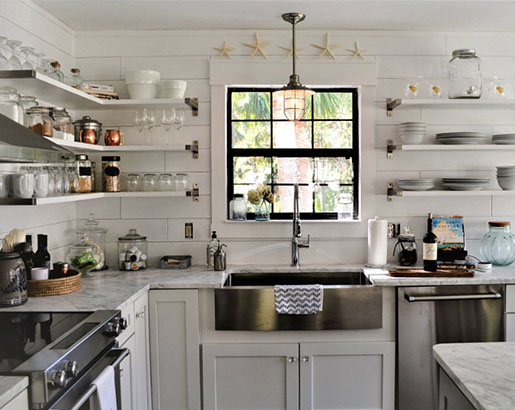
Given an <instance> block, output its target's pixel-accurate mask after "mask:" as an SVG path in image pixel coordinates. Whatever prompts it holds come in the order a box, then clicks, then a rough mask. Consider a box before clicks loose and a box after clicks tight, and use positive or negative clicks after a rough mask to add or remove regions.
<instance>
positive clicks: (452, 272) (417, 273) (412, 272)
mask: <svg viewBox="0 0 515 410" xmlns="http://www.w3.org/2000/svg"><path fill="white" fill-rule="evenodd" d="M388 275H389V276H393V277H396V278H472V277H474V271H473V270H468V269H438V270H437V271H436V272H427V271H425V270H423V269H392V270H390V271H389V272H388Z"/></svg>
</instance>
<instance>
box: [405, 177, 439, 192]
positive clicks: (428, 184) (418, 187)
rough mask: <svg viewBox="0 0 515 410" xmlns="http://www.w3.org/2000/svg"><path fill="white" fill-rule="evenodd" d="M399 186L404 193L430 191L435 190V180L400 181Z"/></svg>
mask: <svg viewBox="0 0 515 410" xmlns="http://www.w3.org/2000/svg"><path fill="white" fill-rule="evenodd" d="M397 185H399V188H400V189H402V190H403V191H429V190H430V189H432V188H434V186H435V180H434V179H429V178H422V179H399V180H398V181H397Z"/></svg>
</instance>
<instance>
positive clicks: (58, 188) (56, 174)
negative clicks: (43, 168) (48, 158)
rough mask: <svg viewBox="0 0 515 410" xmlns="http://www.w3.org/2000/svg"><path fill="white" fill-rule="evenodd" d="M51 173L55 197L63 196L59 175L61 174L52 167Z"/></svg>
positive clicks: (62, 183)
mask: <svg viewBox="0 0 515 410" xmlns="http://www.w3.org/2000/svg"><path fill="white" fill-rule="evenodd" d="M52 173H53V174H54V194H55V195H62V194H64V180H63V174H61V172H59V168H58V167H53V168H52Z"/></svg>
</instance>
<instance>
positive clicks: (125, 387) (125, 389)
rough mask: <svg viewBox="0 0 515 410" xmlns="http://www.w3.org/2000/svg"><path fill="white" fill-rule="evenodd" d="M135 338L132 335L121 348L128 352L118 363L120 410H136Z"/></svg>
mask: <svg viewBox="0 0 515 410" xmlns="http://www.w3.org/2000/svg"><path fill="white" fill-rule="evenodd" d="M135 340H136V338H135V337H134V335H132V336H131V337H130V338H129V339H128V340H126V341H125V343H124V344H123V345H122V346H121V347H123V348H127V349H129V350H130V352H131V353H130V355H128V356H127V357H126V358H125V359H123V361H122V362H121V363H120V398H121V402H122V403H121V407H122V410H137V407H136V406H135V403H136V400H135V399H136V390H135V379H134V374H135V371H136V370H135V366H134V364H135V362H134V358H135V353H136V345H135Z"/></svg>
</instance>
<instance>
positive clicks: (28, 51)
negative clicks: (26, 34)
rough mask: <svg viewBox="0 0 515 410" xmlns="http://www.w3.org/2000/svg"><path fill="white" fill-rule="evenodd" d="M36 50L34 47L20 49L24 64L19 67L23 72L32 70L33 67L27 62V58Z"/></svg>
mask: <svg viewBox="0 0 515 410" xmlns="http://www.w3.org/2000/svg"><path fill="white" fill-rule="evenodd" d="M35 50H36V49H35V48H34V47H26V46H25V47H21V48H20V51H21V52H22V53H23V54H24V55H25V62H24V63H23V64H22V65H21V68H23V69H24V70H33V69H34V66H33V65H32V63H31V62H30V61H29V56H31V55H33V54H34V51H35Z"/></svg>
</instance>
